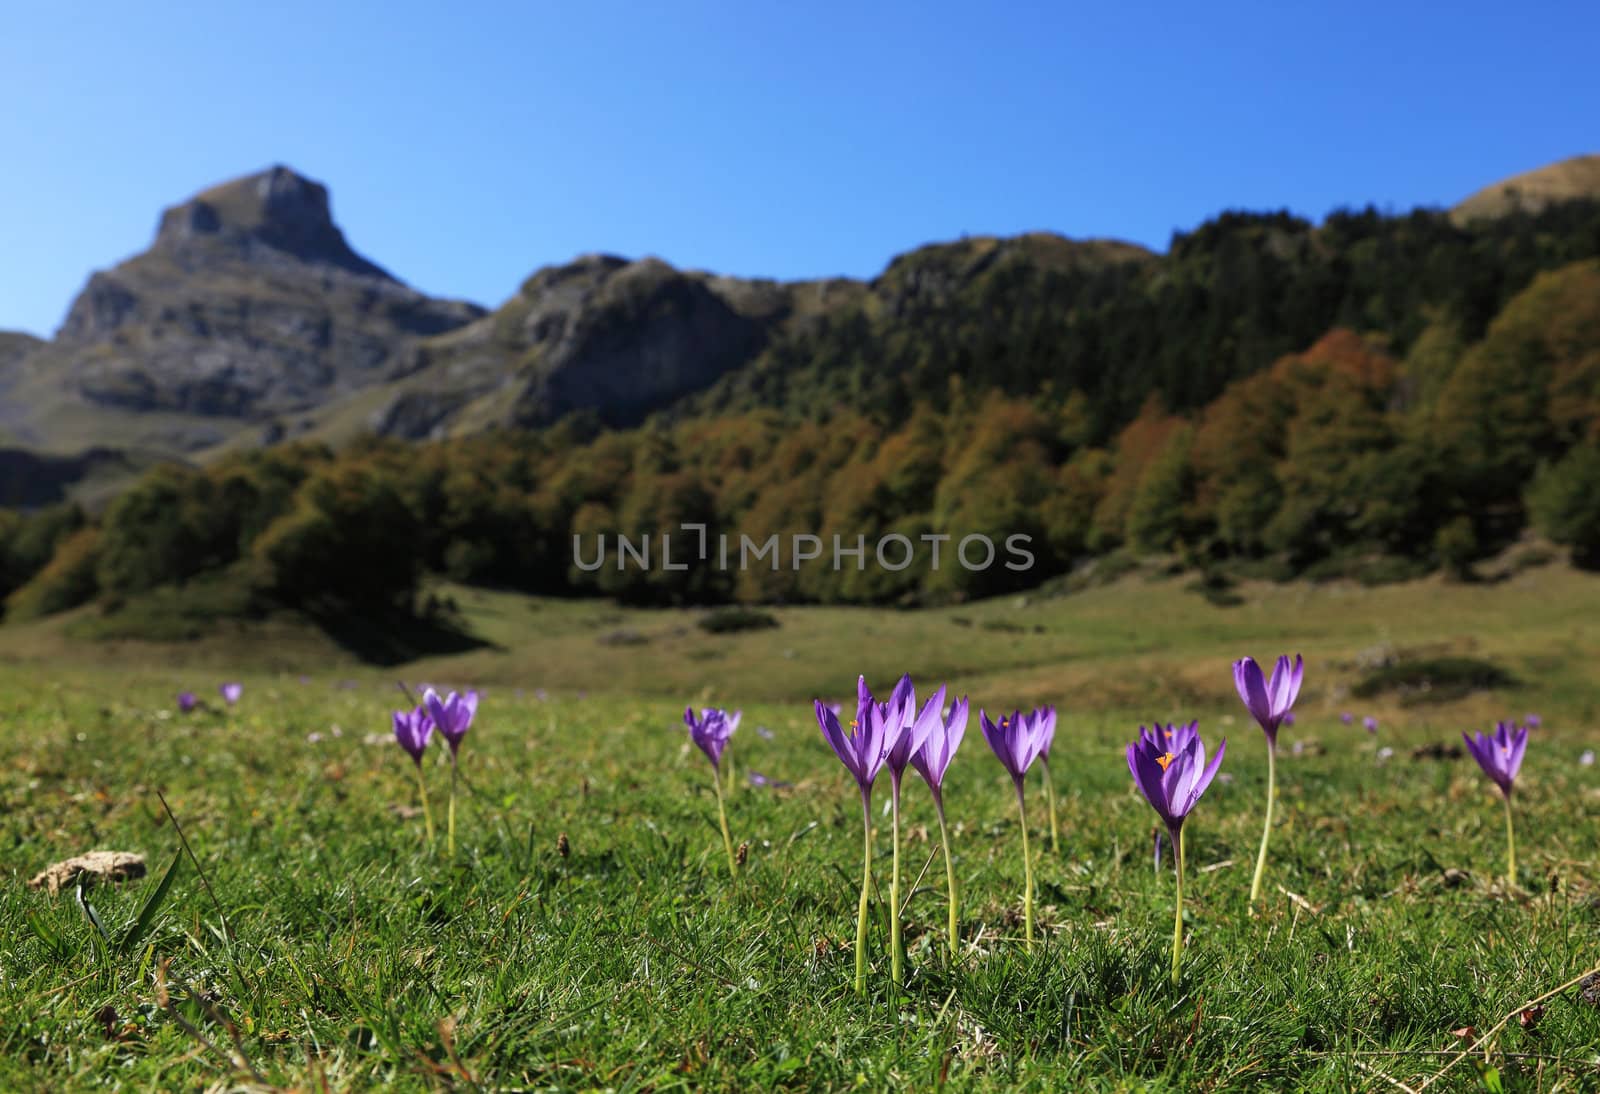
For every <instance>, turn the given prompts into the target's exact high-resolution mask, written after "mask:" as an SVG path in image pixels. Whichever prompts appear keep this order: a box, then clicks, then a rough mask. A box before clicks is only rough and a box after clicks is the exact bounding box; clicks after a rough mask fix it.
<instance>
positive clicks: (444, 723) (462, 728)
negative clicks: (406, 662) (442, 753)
mask: <svg viewBox="0 0 1600 1094" xmlns="http://www.w3.org/2000/svg"><path fill="white" fill-rule="evenodd" d="M422 705H423V706H424V707H426V708H427V710H428V717H429V718H430V719H431V720H432V721H433V725H434V728H435V729H437V730H438V731H439V735H440V736H441V737H443V738H444V740H445V744H447V745H449V746H450V759H451V760H454V759H455V758H456V753H457V752H458V751H459V750H460V748H461V739H462V738H463V737H465V736H466V735H467V730H469V729H471V728H472V718H473V715H475V714H477V713H478V693H477V692H475V691H469V692H467V693H466V694H465V695H460V694H458V693H456V692H453V691H452V692H451V693H450V694H449V695H447V696H445V697H444V698H443V699H441V698H439V693H438V692H437V691H434V690H433V689H432V688H428V689H427V690H426V691H424V692H423V693H422Z"/></svg>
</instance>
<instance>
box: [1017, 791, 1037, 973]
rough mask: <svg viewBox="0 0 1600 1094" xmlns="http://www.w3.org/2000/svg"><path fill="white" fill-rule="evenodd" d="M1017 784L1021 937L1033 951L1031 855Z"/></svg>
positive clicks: (1026, 946) (1020, 794)
mask: <svg viewBox="0 0 1600 1094" xmlns="http://www.w3.org/2000/svg"><path fill="white" fill-rule="evenodd" d="M1016 782H1017V812H1018V813H1019V814H1020V815H1021V817H1022V937H1023V942H1024V948H1026V949H1027V950H1028V951H1029V952H1030V953H1031V952H1032V951H1033V855H1032V854H1031V853H1030V852H1029V851H1028V805H1027V803H1026V802H1025V801H1024V800H1023V797H1022V780H1021V779H1020V778H1019V779H1017V780H1016Z"/></svg>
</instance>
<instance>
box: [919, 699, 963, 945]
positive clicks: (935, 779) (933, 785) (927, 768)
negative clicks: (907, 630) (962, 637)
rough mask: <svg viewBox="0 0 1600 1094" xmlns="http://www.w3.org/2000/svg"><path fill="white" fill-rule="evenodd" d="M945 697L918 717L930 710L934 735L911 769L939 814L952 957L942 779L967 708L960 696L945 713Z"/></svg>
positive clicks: (956, 921) (950, 873)
mask: <svg viewBox="0 0 1600 1094" xmlns="http://www.w3.org/2000/svg"><path fill="white" fill-rule="evenodd" d="M944 695H945V689H944V688H942V687H941V688H940V689H939V691H938V693H937V694H936V695H934V697H933V698H932V699H930V700H928V705H927V706H926V707H923V709H922V714H921V715H919V716H918V718H919V720H920V719H921V718H924V717H927V716H928V711H929V710H932V711H933V732H932V733H930V734H928V739H927V740H926V741H924V742H923V744H922V747H921V748H920V749H918V750H917V752H916V754H915V755H914V756H912V757H911V766H912V767H914V768H916V769H917V774H919V775H921V776H922V779H923V781H924V782H926V783H927V784H928V790H929V791H930V792H931V793H932V794H933V808H934V812H936V813H937V814H938V815H939V844H940V846H941V847H943V848H944V874H945V891H946V892H947V893H948V894H949V900H948V901H947V903H948V905H949V909H950V938H949V942H950V956H951V957H952V958H954V957H958V956H959V955H960V946H961V932H960V918H959V916H958V915H957V911H956V869H955V865H954V863H953V862H952V861H951V859H950V828H949V826H948V825H947V824H946V823H945V818H944V776H945V772H946V771H948V770H950V761H951V760H953V759H954V758H955V755H956V749H958V748H960V747H961V739H962V738H963V737H964V736H966V733H967V713H968V710H969V707H968V705H967V699H966V696H962V697H961V698H960V699H957V700H956V701H955V702H954V703H953V704H951V707H950V713H949V714H945V713H943V711H944Z"/></svg>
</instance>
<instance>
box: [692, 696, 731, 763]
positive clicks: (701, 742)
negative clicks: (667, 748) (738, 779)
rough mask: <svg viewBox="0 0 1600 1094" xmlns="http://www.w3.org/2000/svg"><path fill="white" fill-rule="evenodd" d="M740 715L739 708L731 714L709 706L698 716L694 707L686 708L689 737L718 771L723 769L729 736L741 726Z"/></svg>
mask: <svg viewBox="0 0 1600 1094" xmlns="http://www.w3.org/2000/svg"><path fill="white" fill-rule="evenodd" d="M739 716H740V712H739V711H737V710H736V711H734V712H733V713H732V714H729V713H728V712H727V711H725V710H718V709H717V708H715V707H707V708H706V709H705V710H702V711H701V712H700V717H698V718H696V717H695V714H694V708H693V707H686V708H685V709H684V712H683V724H684V725H686V726H688V727H689V739H690V740H692V741H693V742H694V743H695V747H696V748H698V749H699V750H700V751H701V752H704V753H705V754H706V759H708V760H710V761H711V766H712V767H713V768H714V769H715V770H716V771H717V772H718V773H721V771H722V750H723V749H724V748H726V747H728V738H729V737H732V736H733V731H734V730H736V729H738V728H739Z"/></svg>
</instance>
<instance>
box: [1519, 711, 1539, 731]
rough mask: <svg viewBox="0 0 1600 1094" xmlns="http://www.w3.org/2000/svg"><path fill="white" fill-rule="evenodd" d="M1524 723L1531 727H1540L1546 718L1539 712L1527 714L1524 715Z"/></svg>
mask: <svg viewBox="0 0 1600 1094" xmlns="http://www.w3.org/2000/svg"><path fill="white" fill-rule="evenodd" d="M1522 724H1523V725H1525V726H1527V727H1528V728H1529V729H1538V728H1539V727H1540V726H1542V725H1544V719H1543V718H1540V717H1539V716H1538V715H1537V714H1526V715H1523V718H1522Z"/></svg>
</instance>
